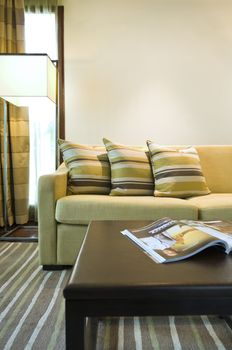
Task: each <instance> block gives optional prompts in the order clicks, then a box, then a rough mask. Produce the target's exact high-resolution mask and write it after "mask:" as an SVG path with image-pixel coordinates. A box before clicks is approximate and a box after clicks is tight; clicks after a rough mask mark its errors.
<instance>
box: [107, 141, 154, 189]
mask: <svg viewBox="0 0 232 350" xmlns="http://www.w3.org/2000/svg"><path fill="white" fill-rule="evenodd" d="M103 142H104V144H105V146H106V149H107V152H108V157H109V160H110V165H111V192H110V195H112V196H137V195H139V196H149V195H153V191H154V185H153V177H152V170H151V165H150V161H149V153H148V151H147V152H146V151H145V149H142V148H139V147H130V146H124V145H120V144H115V143H113V142H111V141H109V140H107V139H103Z"/></svg>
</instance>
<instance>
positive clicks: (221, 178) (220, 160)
mask: <svg viewBox="0 0 232 350" xmlns="http://www.w3.org/2000/svg"><path fill="white" fill-rule="evenodd" d="M195 148H196V149H197V151H198V154H199V157H200V161H201V166H202V171H203V173H204V175H205V178H206V182H207V185H208V187H209V189H210V190H211V192H213V193H232V145H216V146H215V145H212V146H211V145H206V146H196V147H195Z"/></svg>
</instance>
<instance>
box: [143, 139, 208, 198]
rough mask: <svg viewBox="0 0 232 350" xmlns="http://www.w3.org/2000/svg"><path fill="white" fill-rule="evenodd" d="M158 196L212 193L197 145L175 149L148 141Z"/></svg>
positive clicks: (155, 193)
mask: <svg viewBox="0 0 232 350" xmlns="http://www.w3.org/2000/svg"><path fill="white" fill-rule="evenodd" d="M147 145H148V148H149V152H150V156H151V163H152V171H153V176H154V180H155V191H154V195H155V196H157V197H178V198H186V197H192V196H203V195H206V194H208V193H210V190H209V188H208V187H207V184H206V181H205V177H204V175H203V173H202V169H201V164H200V158H199V156H198V153H197V150H196V149H195V148H194V147H188V148H182V149H175V148H170V147H165V146H159V145H157V144H155V143H153V142H151V141H147Z"/></svg>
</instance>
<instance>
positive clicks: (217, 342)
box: [201, 316, 225, 350]
mask: <svg viewBox="0 0 232 350" xmlns="http://www.w3.org/2000/svg"><path fill="white" fill-rule="evenodd" d="M201 318H202V320H203V322H204V325H205V327H206V329H207V330H208V332H209V334H210V336H211V337H212V339H213V341H214V343H215V345H216V347H217V348H218V349H220V350H225V347H224V345H223V344H222V342H221V340H220V339H219V338H218V336H217V334H216V333H215V331H214V329H213V327H212V325H211V323H210V322H209V319H208V317H207V316H201Z"/></svg>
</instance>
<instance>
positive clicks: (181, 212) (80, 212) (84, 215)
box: [56, 195, 198, 224]
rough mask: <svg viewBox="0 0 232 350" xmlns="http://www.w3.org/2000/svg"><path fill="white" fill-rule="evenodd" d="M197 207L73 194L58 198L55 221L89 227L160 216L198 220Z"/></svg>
mask: <svg viewBox="0 0 232 350" xmlns="http://www.w3.org/2000/svg"><path fill="white" fill-rule="evenodd" d="M197 215H198V213H197V207H196V206H195V205H192V204H191V203H190V202H187V201H185V200H183V199H179V198H155V197H154V196H133V197H132V196H121V197H116V196H100V195H73V196H66V197H62V198H60V199H58V201H57V205H56V220H57V221H58V222H60V223H65V224H88V223H89V222H90V221H91V220H93V219H94V220H136V219H137V220H143V219H144V220H155V219H158V218H162V217H163V216H171V217H172V218H175V219H181V218H182V219H183V218H185V219H193V218H195V219H197Z"/></svg>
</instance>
